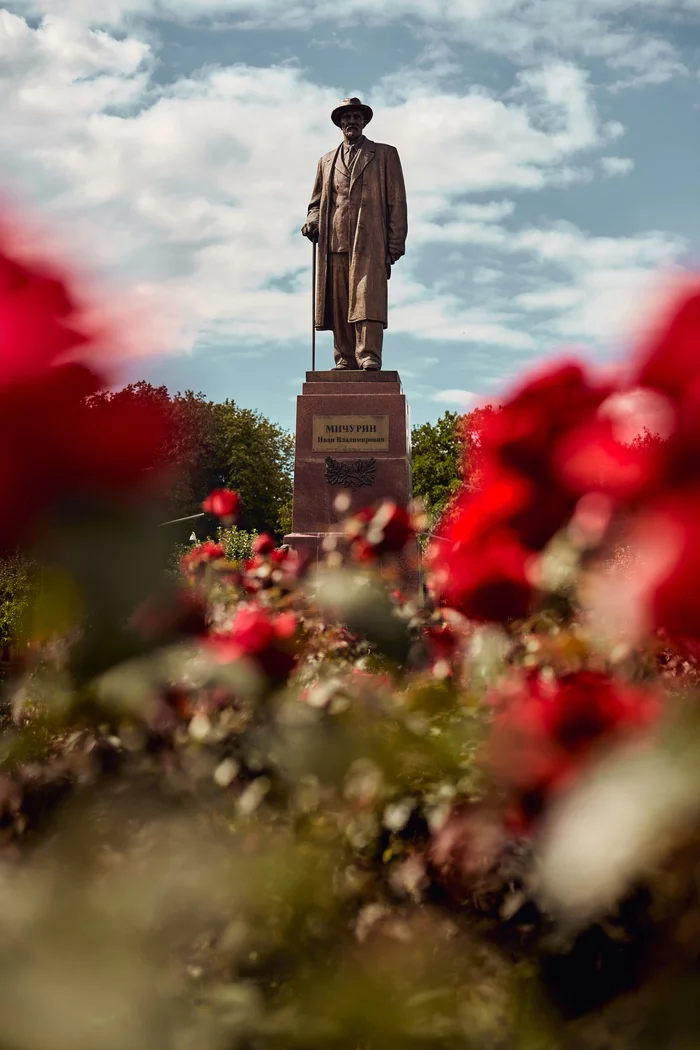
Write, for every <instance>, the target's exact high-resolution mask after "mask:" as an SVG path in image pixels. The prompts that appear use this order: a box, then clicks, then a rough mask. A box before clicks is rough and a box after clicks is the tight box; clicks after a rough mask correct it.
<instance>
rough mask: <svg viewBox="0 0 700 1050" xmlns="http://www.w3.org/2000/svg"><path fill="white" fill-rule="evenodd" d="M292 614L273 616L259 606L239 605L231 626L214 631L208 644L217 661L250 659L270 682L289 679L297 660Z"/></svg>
mask: <svg viewBox="0 0 700 1050" xmlns="http://www.w3.org/2000/svg"><path fill="white" fill-rule="evenodd" d="M297 627H298V624H297V619H296V616H295V615H294V613H291V612H289V613H279V614H276V615H275V614H273V613H271V612H269V611H268V610H267V609H264V608H262V607H261V606H259V605H254V604H248V605H241V606H239V608H238V611H237V612H236V617H235V619H234V621H233V624H232V625H231V627H230V628H229V629H228V630H226V631H218V632H213V633H212V634H211V635H210V636H209V642H210V644H211V645H212V646H213V647H214V650H215V653H216V656H217V659H219V660H221V661H222V662H227V663H228V662H230V661H234V660H240V659H249V660H253V661H254V662H255V663H256V664H257V665H258V666H259V667H260V669H261V670H262V671H263V673H264V674H265V675H266V676H267V678H269V679H270V680H271V681H273V682H275V683H278V682H282V681H284V680H285V679H286V678H288V677H289V675H290V674H291V672H292V671H293V670H294V667H295V665H296V661H297V654H296V643H295V638H294V636H295V634H296V631H297Z"/></svg>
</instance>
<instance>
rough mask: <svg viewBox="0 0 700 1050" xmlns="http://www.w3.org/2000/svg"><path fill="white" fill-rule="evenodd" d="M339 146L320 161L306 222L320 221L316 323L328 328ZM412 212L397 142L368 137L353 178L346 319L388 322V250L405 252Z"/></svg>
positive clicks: (357, 158)
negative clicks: (334, 184) (391, 143)
mask: <svg viewBox="0 0 700 1050" xmlns="http://www.w3.org/2000/svg"><path fill="white" fill-rule="evenodd" d="M340 149H341V147H340V146H339V147H338V149H335V150H331V152H330V153H326V155H325V157H321V159H320V161H319V162H318V169H317V171H316V182H315V184H314V189H313V195H312V197H311V203H310V204H309V211H308V216H307V222H309V223H318V233H319V238H318V244H319V253H318V277H317V282H316V328H317V329H319V331H327V330H328V329H331V328H332V327H333V318H332V317H330V316H327V314H328V313H329V312H330V311H329V310H327V308H326V304H327V296H326V283H327V281H328V246H329V243H330V214H331V191H332V182H333V166H334V165H335V163H336V161H337V160H338V156H339V153H340ZM407 232H408V214H407V210H406V188H405V186H404V180H403V172H402V170H401V161H400V160H399V155H398V153H397V151H396V149H395V147H394V146H387V145H385V144H384V143H383V142H371V141H370V140H369V139H365V141H364V144H363V146H362V149H361V150H360V152H359V153H358V155H357V157H356V159H355V163H354V166H353V171H352V177H351V180H350V237H351V249H350V260H349V261H350V303H349V314H348V321H349V322H351V323H355V322H356V321H381V322H382V324H383V325H384V327H385V328H386V327H387V280H388V276H389V274H390V273H391V267H390V266H389V265H388V262H389V253H390V252H391V253H392V254H393V255H395V256H400V255H403V254H404V251H405V249H406V234H407Z"/></svg>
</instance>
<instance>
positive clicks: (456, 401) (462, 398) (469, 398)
mask: <svg viewBox="0 0 700 1050" xmlns="http://www.w3.org/2000/svg"><path fill="white" fill-rule="evenodd" d="M480 397H481V395H480V394H473V393H472V392H471V390H438V391H437V393H435V394H433V395H432V397H431V401H437V402H438V404H440V405H457V407H458V408H465V407H466V406H467V405H472V404H473V403H474V402H475V401H479V400H480Z"/></svg>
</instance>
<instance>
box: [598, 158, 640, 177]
mask: <svg viewBox="0 0 700 1050" xmlns="http://www.w3.org/2000/svg"><path fill="white" fill-rule="evenodd" d="M600 166H601V168H602V169H603V172H604V173H605V174H606V175H611V176H615V175H629V173H630V172H631V171H633V170H634V161H633V160H632V158H631V157H601V158H600Z"/></svg>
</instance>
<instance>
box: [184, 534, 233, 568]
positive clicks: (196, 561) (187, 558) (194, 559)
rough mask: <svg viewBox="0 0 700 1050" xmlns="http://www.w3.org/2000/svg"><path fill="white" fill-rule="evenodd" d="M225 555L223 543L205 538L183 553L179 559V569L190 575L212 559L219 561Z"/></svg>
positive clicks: (212, 560)
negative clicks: (203, 541)
mask: <svg viewBox="0 0 700 1050" xmlns="http://www.w3.org/2000/svg"><path fill="white" fill-rule="evenodd" d="M225 557H226V551H225V549H224V546H223V544H221V543H214V541H213V540H207V541H206V543H200V544H199V546H197V547H193V548H192V550H191V551H188V552H187V554H184V555H183V556H182V558H181V559H180V569H181V571H182V572H183V573H184V574H185V575H186V576H192V575H194V574H195V573H197V572H199V571H200V570H201V569H203V568H204V567H205V566H206V565H209V564H211V562H214V561H221V560H223V559H224V558H225Z"/></svg>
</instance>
